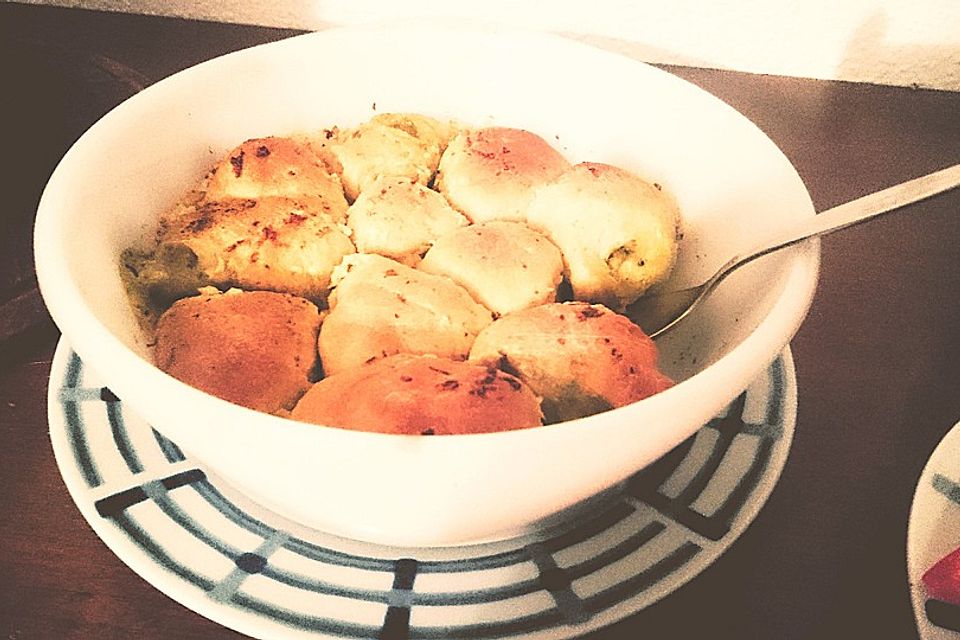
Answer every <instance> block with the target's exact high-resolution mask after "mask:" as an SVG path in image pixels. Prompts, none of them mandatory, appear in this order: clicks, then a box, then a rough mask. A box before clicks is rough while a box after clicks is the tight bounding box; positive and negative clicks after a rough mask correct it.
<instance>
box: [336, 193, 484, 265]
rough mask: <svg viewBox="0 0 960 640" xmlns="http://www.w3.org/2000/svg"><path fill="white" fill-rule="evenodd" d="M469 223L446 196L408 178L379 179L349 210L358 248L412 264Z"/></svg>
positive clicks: (349, 223) (348, 218)
mask: <svg viewBox="0 0 960 640" xmlns="http://www.w3.org/2000/svg"><path fill="white" fill-rule="evenodd" d="M468 223H469V221H468V220H467V219H466V218H465V217H464V216H463V214H461V213H460V212H458V211H457V210H456V209H454V208H453V207H451V206H450V205H449V204H448V203H447V201H446V199H444V197H443V196H441V195H440V194H439V193H437V192H436V191H433V190H432V189H430V188H428V187H427V186H425V185H423V184H420V183H418V182H412V181H411V180H410V179H409V178H380V179H379V180H377V181H375V182H374V183H372V184H371V186H370V188H369V189H366V190H364V191H363V192H362V193H361V194H360V195H359V196H358V197H357V199H356V201H355V202H354V203H353V204H352V205H351V206H350V209H349V210H348V211H347V224H348V225H349V226H350V228H351V229H352V230H353V236H352V238H353V242H354V244H355V245H356V246H357V250H358V251H360V252H361V253H377V254H380V255H382V256H386V257H388V258H393V259H394V260H397V261H399V262H402V263H404V264H408V265H410V266H414V265H415V264H416V263H417V262H419V261H420V258H422V257H423V254H424V253H426V251H427V250H428V249H429V248H430V247H431V246H432V245H433V243H434V242H435V241H436V239H437V238H439V237H442V236H444V235H446V234H448V233H450V232H452V231H454V230H456V229H458V228H460V227H462V226H465V225H466V224H468Z"/></svg>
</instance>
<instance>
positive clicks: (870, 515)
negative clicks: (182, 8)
mask: <svg viewBox="0 0 960 640" xmlns="http://www.w3.org/2000/svg"><path fill="white" fill-rule="evenodd" d="M292 33H293V32H290V31H284V30H277V29H267V28H256V27H246V26H229V25H219V24H210V23H201V22H188V21H180V20H172V19H161V18H148V17H135V16H127V15H118V14H103V13H94V12H84V11H78V10H68V9H54V8H43V7H35V6H27V5H16V4H9V3H4V4H0V69H2V70H3V75H2V76H0V78H2V84H0V87H2V89H0V93H2V97H0V105H2V106H0V109H2V112H0V114H2V116H3V123H4V135H3V138H2V141H3V149H4V151H3V153H0V158H2V159H3V160H2V162H3V165H2V171H0V175H2V176H3V196H4V199H3V202H4V205H3V207H2V208H0V212H2V214H0V215H2V221H3V233H2V234H0V237H2V240H0V241H2V243H3V244H2V249H3V250H2V252H0V276H2V280H0V303H2V304H3V306H2V313H0V336H2V342H0V349H2V351H0V393H2V399H0V437H2V438H3V440H2V452H3V453H2V456H3V457H2V460H3V464H2V465H0V487H2V490H0V512H2V513H3V518H2V519H0V637H3V638H7V639H9V640H27V639H34V638H39V639H47V638H51V639H68V638H94V637H97V638H142V639H150V638H185V639H192V638H204V639H206V640H213V639H214V638H237V637H240V636H239V634H237V633H235V632H233V631H230V630H227V629H225V628H223V627H220V626H218V625H216V624H215V623H213V622H210V621H208V620H206V619H204V618H202V617H200V616H198V615H196V614H194V613H192V612H191V611H189V610H188V609H186V608H184V607H182V606H181V605H179V604H177V603H175V602H174V601H172V600H170V599H168V598H167V597H166V596H164V595H163V594H161V593H160V592H159V591H157V590H155V589H154V588H153V587H151V586H150V585H148V584H147V583H146V582H145V581H143V580H142V579H140V578H139V577H137V576H136V575H135V574H134V573H133V572H132V571H130V570H129V569H128V568H127V567H126V566H125V565H124V564H123V563H122V562H121V561H120V560H118V559H117V558H116V557H115V556H114V555H113V554H112V553H111V552H110V551H108V550H107V548H106V547H105V546H104V545H103V543H102V542H101V541H100V540H99V539H98V538H97V536H96V535H95V534H94V533H93V532H92V531H91V530H90V528H89V527H88V526H87V525H86V524H85V522H84V521H83V519H82V518H81V516H80V514H79V512H78V511H77V509H76V507H75V506H74V504H73V503H72V502H71V500H70V497H69V496H68V494H67V491H66V489H65V487H64V485H63V483H62V481H61V478H60V475H59V473H58V470H57V467H56V465H55V463H54V459H53V455H52V451H51V447H50V444H49V440H48V437H47V416H46V406H45V396H46V389H47V383H48V376H49V369H50V362H51V357H52V353H53V349H54V347H55V344H56V342H57V338H58V334H57V332H56V329H55V328H54V327H53V326H52V324H51V323H50V321H49V319H47V318H46V316H45V314H44V312H43V310H42V306H41V304H40V303H39V299H38V297H37V295H36V292H35V279H34V276H33V270H32V257H31V246H30V243H31V223H32V217H33V215H34V212H35V207H36V203H37V199H38V197H39V193H40V190H41V189H42V186H43V184H44V182H45V181H46V179H47V177H48V176H49V174H50V172H51V171H52V169H53V167H54V166H55V164H56V162H57V161H58V159H59V158H60V156H61V155H62V154H63V152H64V151H65V150H66V149H67V148H68V146H69V145H70V144H71V143H72V141H73V140H75V139H76V138H77V137H78V136H79V135H80V134H81V133H82V132H83V130H84V129H85V128H86V127H87V126H89V125H90V124H91V123H92V122H93V121H94V120H95V119H96V118H98V117H99V116H101V115H102V114H103V113H105V112H106V111H107V110H108V109H109V108H111V107H112V106H113V105H115V104H117V103H118V102H120V101H121V100H123V99H124V98H126V97H128V96H129V95H132V94H133V93H135V92H136V91H138V90H139V89H141V88H143V87H144V86H146V85H148V84H150V83H152V82H155V81H156V80H159V79H160V78H162V77H164V76H166V75H168V74H170V73H172V72H175V71H177V70H179V69H181V68H184V67H187V66H189V65H192V64H194V63H196V62H199V61H201V60H204V59H207V58H210V57H212V56H214V55H217V54H219V53H223V52H226V51H230V50H234V49H238V48H241V47H245V46H248V45H251V44H255V43H260V42H266V41H271V40H276V39H279V38H283V37H287V36H289V35H292ZM669 70H670V71H671V72H673V73H675V74H677V75H679V76H681V77H683V78H686V79H688V80H690V81H692V82H694V83H695V84H698V85H700V86H702V87H704V88H705V89H707V90H708V91H710V92H712V93H714V94H715V95H717V96H719V97H720V98H722V99H723V100H725V101H727V102H729V103H730V104H732V105H733V106H734V107H735V108H737V109H738V110H740V111H741V112H742V113H744V114H745V115H746V116H747V117H748V118H750V119H752V120H753V121H754V122H756V123H757V124H758V125H759V126H760V127H761V128H762V129H763V130H764V131H765V132H766V133H767V134H768V135H769V136H770V137H771V138H772V139H773V140H774V141H775V142H776V143H777V144H778V145H779V146H780V147H781V148H782V149H783V150H784V152H785V153H786V155H787V156H788V157H789V158H790V160H791V161H792V162H793V163H794V165H795V166H796V168H797V170H798V172H799V173H800V175H801V177H802V178H803V179H804V181H805V183H806V184H807V187H808V189H809V191H810V194H811V196H812V198H813V201H814V203H815V205H816V207H817V208H818V209H823V208H826V207H829V206H831V205H835V204H838V203H840V202H842V201H845V200H848V199H851V198H853V197H856V196H858V195H862V194H864V193H867V192H869V191H872V190H876V189H879V188H882V187H884V186H888V185H891V184H893V183H896V182H899V181H902V180H906V179H908V178H911V177H915V176H918V175H921V174H923V173H926V172H929V171H933V170H935V169H938V168H941V167H944V166H947V165H949V164H953V163H956V162H960V94H957V93H949V92H935V91H928V90H920V89H909V88H890V87H878V86H868V85H860V84H849V83H843V82H827V81H817V80H803V79H792V78H784V77H770V76H758V75H750V74H744V73H734V72H726V71H716V70H708V69H692V68H670V69H669ZM958 294H960V192H953V193H950V194H946V195H943V196H940V197H937V198H936V199H933V200H930V201H927V202H924V203H921V204H918V205H915V206H913V207H911V208H910V212H909V213H905V214H903V215H896V216H891V217H887V218H885V219H881V220H879V221H876V222H874V223H872V224H870V225H866V226H863V227H859V228H855V229H851V230H849V231H847V232H845V233H843V234H840V235H835V236H832V237H828V238H826V239H825V240H824V241H823V266H822V277H821V282H820V287H819V290H818V293H817V296H816V299H815V301H814V305H813V308H812V309H811V311H810V314H809V317H808V318H807V320H806V322H805V324H804V325H803V327H802V328H801V330H800V332H799V333H798V334H797V336H796V338H795V340H794V341H793V343H792V349H793V354H794V358H795V361H796V371H797V380H798V388H799V417H798V421H797V428H796V435H795V439H794V444H793V447H792V450H791V453H790V456H789V459H788V461H787V464H786V468H785V469H784V471H783V475H782V478H781V480H780V482H779V484H778V485H777V487H776V488H775V490H774V491H773V494H772V496H771V498H770V499H769V501H768V503H767V504H766V506H765V507H764V508H763V510H762V511H761V512H760V515H759V517H757V519H756V520H755V522H754V523H753V524H752V525H751V526H750V527H749V528H748V529H747V531H746V532H745V533H744V534H743V536H742V537H741V538H740V539H739V540H738V541H737V542H736V543H735V544H734V545H733V546H732V548H731V549H730V550H729V551H728V552H727V553H726V554H725V555H723V556H722V557H721V558H720V559H719V560H718V561H717V562H716V563H715V564H713V565H712V566H711V567H710V568H709V569H707V570H706V571H705V572H704V573H702V574H701V575H700V576H698V577H697V578H695V579H694V580H693V581H692V582H690V583H689V584H687V585H686V586H684V587H683V588H681V589H680V590H678V591H676V592H675V593H673V594H672V595H670V596H668V597H666V598H665V599H664V600H662V601H661V602H659V603H658V604H656V605H654V606H653V607H651V608H649V609H648V610H646V611H644V612H643V613H642V614H640V615H638V616H636V617H635V618H632V619H629V620H626V621H624V622H622V623H620V624H617V625H615V626H613V627H610V628H608V629H606V630H604V631H602V632H598V633H596V634H594V635H592V636H591V637H593V638H596V639H597V640H601V639H613V638H635V637H639V634H641V633H645V634H649V635H650V636H651V637H667V636H668V634H669V637H674V638H695V637H696V638H700V637H712V638H779V639H787V638H798V639H799V638H803V639H808V638H841V637H843V638H853V637H857V638H910V637H916V635H917V632H916V628H915V626H914V621H913V616H912V612H911V608H910V601H909V594H908V585H907V576H906V566H905V542H906V531H907V518H908V513H909V509H910V503H911V498H912V494H913V491H914V487H915V485H916V482H917V479H918V477H919V475H920V471H921V469H922V467H923V465H924V462H925V461H926V459H927V458H928V456H929V455H930V453H931V452H932V450H933V449H934V447H935V445H936V444H937V442H938V441H939V440H940V439H941V437H942V436H943V435H944V434H945V433H946V432H947V431H948V430H949V428H950V427H951V426H952V425H953V424H954V423H955V422H957V421H958V420H960V295H958Z"/></svg>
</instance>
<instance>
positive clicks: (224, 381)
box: [154, 290, 320, 413]
mask: <svg viewBox="0 0 960 640" xmlns="http://www.w3.org/2000/svg"><path fill="white" fill-rule="evenodd" d="M319 329H320V316H319V313H318V311H317V307H315V306H314V305H313V304H312V303H311V302H309V301H308V300H305V299H304V298H300V297H297V296H293V295H289V294H283V293H274V292H270V291H239V290H232V291H228V292H227V293H223V294H221V293H219V292H216V293H204V294H202V295H199V296H194V297H191V298H183V299H181V300H178V301H177V302H176V303H174V304H173V306H171V307H170V308H169V309H168V310H167V311H166V312H164V314H163V315H162V316H161V317H160V320H159V321H158V323H157V331H156V346H155V347H154V357H155V360H156V364H157V366H158V367H159V368H160V369H162V370H163V371H166V372H167V373H169V374H170V375H172V376H173V377H175V378H177V379H179V380H182V381H183V382H186V383H187V384H190V385H193V386H194V387H196V388H198V389H200V390H201V391H205V392H207V393H210V394H212V395H215V396H218V397H220V398H223V399H224V400H228V401H230V402H233V403H236V404H239V405H242V406H245V407H249V408H250V409H256V410H258V411H266V412H267V413H278V412H281V411H283V410H287V409H291V408H292V407H293V405H294V404H295V403H296V401H297V400H298V399H299V398H300V396H301V395H302V394H303V392H304V391H306V390H307V388H308V387H309V386H310V383H311V379H310V376H311V374H312V372H313V371H314V367H315V364H316V360H317V353H316V340H317V333H318V331H319Z"/></svg>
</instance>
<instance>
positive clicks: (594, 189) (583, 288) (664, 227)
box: [527, 162, 680, 309]
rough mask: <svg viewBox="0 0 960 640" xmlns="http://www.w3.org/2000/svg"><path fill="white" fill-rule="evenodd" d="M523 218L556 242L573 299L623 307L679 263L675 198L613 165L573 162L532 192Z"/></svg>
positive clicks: (677, 219) (616, 307)
mask: <svg viewBox="0 0 960 640" xmlns="http://www.w3.org/2000/svg"><path fill="white" fill-rule="evenodd" d="M527 219H528V222H529V224H530V225H531V226H532V227H534V228H535V229H539V230H541V231H543V233H544V234H545V235H547V237H549V238H550V239H551V240H552V241H553V242H554V244H556V245H557V246H558V247H560V251H561V252H562V253H563V257H564V262H565V269H566V274H565V275H566V277H567V280H568V281H569V282H570V285H571V287H572V288H573V297H574V298H575V299H577V300H587V301H590V302H600V303H603V304H606V305H607V306H610V307H613V308H615V309H623V308H625V307H626V306H627V305H629V304H630V303H631V302H633V301H635V300H636V299H637V298H639V297H640V296H641V295H642V294H643V292H644V291H646V290H647V289H648V288H649V287H650V286H652V285H654V284H656V283H657V282H660V281H661V280H663V279H665V278H666V277H667V276H668V275H669V274H670V271H671V270H672V268H673V265H674V262H675V261H676V256H677V233H678V226H679V220H680V215H679V209H678V207H677V203H676V202H675V200H674V199H673V198H672V197H671V196H670V195H669V194H667V193H666V192H665V191H663V189H662V188H661V187H659V186H658V185H656V184H652V183H649V182H647V181H645V180H643V179H641V178H640V177H639V176H636V175H634V174H633V173H630V172H629V171H626V170H624V169H620V168H618V167H614V166H611V165H607V164H599V163H592V162H583V163H580V164H577V165H574V166H573V167H572V168H571V169H570V170H568V171H566V172H564V173H563V175H561V176H560V177H559V178H557V179H556V180H555V181H554V182H552V183H551V184H549V185H547V186H545V187H543V188H542V189H540V190H539V191H538V192H537V194H536V196H535V197H534V199H533V202H531V203H530V208H529V210H528V215H527Z"/></svg>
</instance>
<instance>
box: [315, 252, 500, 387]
mask: <svg viewBox="0 0 960 640" xmlns="http://www.w3.org/2000/svg"><path fill="white" fill-rule="evenodd" d="M333 281H334V285H335V288H334V290H333V293H332V295H331V296H330V314H329V315H328V316H327V318H326V319H325V320H324V322H323V327H321V329H320V338H319V343H318V348H319V351H320V359H321V361H322V363H323V370H324V372H325V373H326V374H327V375H333V374H336V373H339V372H341V371H345V370H347V369H351V368H354V367H358V366H360V365H363V364H365V363H366V362H368V361H370V360H374V359H376V358H382V357H386V356H388V355H392V354H394V353H420V354H423V353H431V354H435V355H439V356H446V357H450V358H455V359H461V360H462V359H466V357H467V354H468V353H469V352H470V345H472V344H473V340H474V338H475V337H476V335H477V334H478V333H479V332H480V330H481V329H483V328H484V327H485V326H487V325H488V324H490V322H491V321H492V317H491V315H490V311H489V310H488V309H486V308H485V307H484V306H483V305H481V304H480V303H478V302H476V301H475V300H474V299H473V298H471V297H470V294H469V293H467V291H466V290H465V289H464V288H463V287H461V286H459V285H458V284H456V283H454V282H453V281H452V280H450V279H449V278H446V277H444V276H437V275H432V274H429V273H425V272H423V271H418V270H416V269H412V268H410V267H408V266H406V265H403V264H400V263H399V262H397V261H395V260H391V259H389V258H385V257H383V256H378V255H373V254H364V253H357V254H354V255H351V256H347V257H346V258H345V259H344V261H343V264H341V265H340V266H339V267H338V268H337V271H336V273H335V274H334V276H333Z"/></svg>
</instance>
